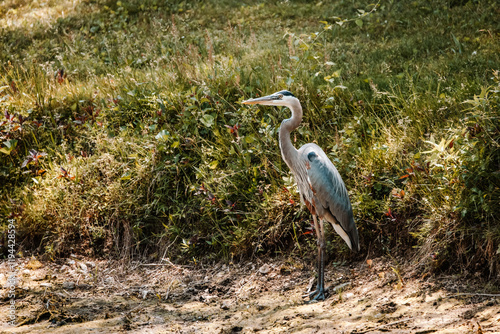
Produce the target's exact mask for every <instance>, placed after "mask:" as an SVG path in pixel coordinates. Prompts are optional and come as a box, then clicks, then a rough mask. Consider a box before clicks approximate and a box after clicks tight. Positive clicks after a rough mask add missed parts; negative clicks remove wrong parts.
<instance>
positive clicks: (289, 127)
mask: <svg viewBox="0 0 500 334" xmlns="http://www.w3.org/2000/svg"><path fill="white" fill-rule="evenodd" d="M290 110H291V111H292V117H291V118H289V119H285V120H284V121H283V122H282V123H281V126H280V130H279V141H280V149H281V155H282V156H283V160H285V162H286V164H287V165H288V167H290V169H291V170H292V171H295V168H294V163H295V162H296V161H298V151H297V149H296V148H295V147H294V146H293V144H292V141H291V140H290V132H292V131H293V130H295V129H296V128H297V127H298V126H299V124H300V122H301V121H302V107H301V105H300V103H299V102H298V101H297V103H295V104H294V105H292V106H291V107H290Z"/></svg>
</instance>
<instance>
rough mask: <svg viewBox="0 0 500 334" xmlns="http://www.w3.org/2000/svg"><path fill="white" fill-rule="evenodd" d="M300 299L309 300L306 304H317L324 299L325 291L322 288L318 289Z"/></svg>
mask: <svg viewBox="0 0 500 334" xmlns="http://www.w3.org/2000/svg"><path fill="white" fill-rule="evenodd" d="M302 298H309V300H308V301H306V304H309V303H313V302H317V301H320V300H325V299H326V294H325V289H324V288H323V287H321V288H320V287H318V288H316V290H314V291H311V292H308V293H306V294H305V295H303V296H302Z"/></svg>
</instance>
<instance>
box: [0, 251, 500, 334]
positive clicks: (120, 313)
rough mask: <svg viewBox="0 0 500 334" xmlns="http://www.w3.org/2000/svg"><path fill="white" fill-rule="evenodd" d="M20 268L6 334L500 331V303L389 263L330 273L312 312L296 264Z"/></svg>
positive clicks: (305, 279) (307, 277)
mask: <svg viewBox="0 0 500 334" xmlns="http://www.w3.org/2000/svg"><path fill="white" fill-rule="evenodd" d="M20 262H21V263H22V269H21V270H20V272H19V275H18V277H19V288H18V289H17V290H16V315H17V323H18V326H16V327H10V326H9V325H8V323H7V322H6V321H7V320H6V318H5V317H2V319H1V321H2V323H0V331H2V333H42V332H52V333H68V332H70V333H80V332H89V331H94V332H97V333H117V332H124V331H130V332H141V333H357V334H360V333H381V332H392V333H420V334H423V333H498V332H500V305H499V302H500V296H496V295H494V294H489V295H486V294H485V295H481V294H479V293H480V292H481V291H479V290H478V288H477V286H478V285H475V284H472V283H471V282H470V281H468V282H463V281H462V282H461V281H459V280H457V279H456V278H454V277H450V276H441V277H427V278H426V279H420V280H419V279H412V278H405V279H403V278H401V276H400V275H399V273H396V272H395V271H394V270H393V269H392V267H391V265H390V262H389V261H388V260H385V259H374V260H373V261H372V262H370V266H368V265H366V264H364V263H358V264H356V265H355V266H351V267H344V266H334V265H330V266H328V268H327V272H326V280H327V286H328V285H329V286H330V289H329V294H330V296H329V298H328V299H327V300H326V301H324V302H319V303H312V304H305V303H304V300H303V299H302V294H303V293H304V292H305V291H306V290H307V289H308V288H309V287H311V286H313V284H314V282H313V279H311V277H312V276H313V275H314V273H315V272H314V266H312V265H305V264H304V263H303V262H301V261H298V260H297V261H290V260H288V261H277V260H274V261H271V262H267V263H265V262H262V261H259V262H248V263H244V264H238V265H225V264H219V265H214V266H212V267H202V266H199V267H189V266H176V265H174V264H172V263H168V262H166V263H161V264H135V265H129V266H127V267H123V266H120V265H118V264H116V263H110V262H104V261H95V260H88V259H82V258H76V257H73V258H70V259H68V260H66V261H65V263H60V264H54V263H40V262H38V261H34V260H23V261H20ZM0 272H3V273H5V272H7V266H6V263H3V264H2V265H1V269H0ZM0 278H1V280H2V281H1V282H0V283H1V284H2V286H3V296H2V299H1V301H2V304H1V306H0V311H1V314H7V310H8V305H9V299H8V298H7V295H6V289H5V284H6V278H5V275H4V276H1V277H0ZM465 284H467V286H468V288H466V287H465ZM474 287H476V288H474ZM466 291H467V292H468V293H470V294H467V295H466V294H464V292H466Z"/></svg>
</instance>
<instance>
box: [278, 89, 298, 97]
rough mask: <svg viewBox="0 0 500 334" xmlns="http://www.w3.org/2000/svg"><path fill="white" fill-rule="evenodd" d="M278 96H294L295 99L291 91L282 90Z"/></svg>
mask: <svg viewBox="0 0 500 334" xmlns="http://www.w3.org/2000/svg"><path fill="white" fill-rule="evenodd" d="M276 94H281V95H283V96H292V97H295V95H293V94H292V93H290V92H289V91H287V90H282V91H279V92H277V93H276Z"/></svg>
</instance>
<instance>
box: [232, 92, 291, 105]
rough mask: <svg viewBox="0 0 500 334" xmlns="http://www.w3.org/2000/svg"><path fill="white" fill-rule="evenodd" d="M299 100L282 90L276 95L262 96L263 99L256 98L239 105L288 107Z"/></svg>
mask: <svg viewBox="0 0 500 334" xmlns="http://www.w3.org/2000/svg"><path fill="white" fill-rule="evenodd" d="M298 102H299V100H298V99H297V98H296V97H295V96H294V95H293V94H292V93H290V92H289V91H287V90H282V91H279V92H277V93H274V94H271V95H268V96H263V97H258V98H256V99H250V100H245V101H243V102H241V103H243V104H262V105H264V106H283V107H290V106H292V105H294V104H296V103H298Z"/></svg>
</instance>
